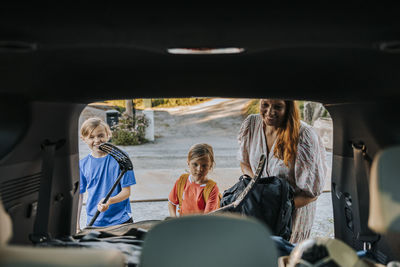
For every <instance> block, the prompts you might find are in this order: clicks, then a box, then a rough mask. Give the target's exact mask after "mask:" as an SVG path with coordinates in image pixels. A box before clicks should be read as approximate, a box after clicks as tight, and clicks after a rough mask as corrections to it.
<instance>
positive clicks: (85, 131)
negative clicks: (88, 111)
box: [81, 117, 112, 138]
mask: <svg viewBox="0 0 400 267" xmlns="http://www.w3.org/2000/svg"><path fill="white" fill-rule="evenodd" d="M100 125H102V126H103V127H104V129H106V133H107V136H108V137H111V135H112V134H111V129H110V126H108V124H107V123H105V122H104V121H103V120H102V119H100V118H98V117H92V118H89V119H87V120H85V121H84V122H83V123H82V126H81V137H82V138H86V137H88V136H89V135H90V134H91V133H92V132H93V130H94V129H95V128H96V127H98V126H100Z"/></svg>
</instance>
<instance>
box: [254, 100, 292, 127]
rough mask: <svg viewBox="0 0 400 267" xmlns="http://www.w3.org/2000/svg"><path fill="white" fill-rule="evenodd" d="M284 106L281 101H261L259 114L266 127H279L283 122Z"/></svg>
mask: <svg viewBox="0 0 400 267" xmlns="http://www.w3.org/2000/svg"><path fill="white" fill-rule="evenodd" d="M285 113H286V104H285V101H283V100H276V99H261V101H260V114H261V117H262V118H263V120H264V123H265V124H266V125H268V126H274V127H280V126H281V125H283V122H284V120H285V115H286V114H285Z"/></svg>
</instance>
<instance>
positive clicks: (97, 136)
mask: <svg viewBox="0 0 400 267" xmlns="http://www.w3.org/2000/svg"><path fill="white" fill-rule="evenodd" d="M80 132H81V138H82V140H83V141H84V142H85V143H86V144H87V145H88V146H89V149H90V150H91V153H90V154H89V155H88V156H86V157H85V158H83V159H81V160H80V161H79V169H80V195H79V207H78V227H77V230H79V229H80V227H79V217H80V213H81V208H82V200H83V193H85V192H86V190H87V191H88V198H87V202H86V212H87V223H89V222H90V221H91V219H92V217H93V216H94V215H95V213H96V211H97V210H99V211H100V212H101V213H100V214H99V216H98V217H97V219H96V221H95V222H94V224H93V226H111V225H117V224H123V223H129V222H133V220H132V212H131V206H130V202H129V196H130V193H131V188H130V186H131V185H134V184H136V180H135V175H134V173H133V171H127V172H126V173H125V174H124V176H123V177H122V179H121V181H120V183H119V184H118V186H117V187H116V188H115V190H114V192H113V193H112V194H111V197H110V198H109V200H108V201H107V203H105V204H102V203H101V202H102V201H103V199H104V197H105V196H106V195H107V193H108V192H109V190H110V189H111V187H112V186H113V184H114V182H115V181H116V180H117V178H118V175H119V173H120V172H121V170H120V167H119V165H118V162H117V161H116V160H115V159H114V158H113V157H112V156H110V155H109V154H107V153H105V152H103V151H101V150H100V149H99V145H100V144H101V143H104V142H107V141H108V140H109V139H110V137H111V130H110V127H109V126H108V124H106V123H105V122H104V121H103V120H101V119H100V118H89V119H87V120H86V121H84V122H83V124H82V127H81V131H80Z"/></svg>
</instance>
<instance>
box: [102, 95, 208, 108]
mask: <svg viewBox="0 0 400 267" xmlns="http://www.w3.org/2000/svg"><path fill="white" fill-rule="evenodd" d="M209 99H210V98H206V97H202V98H197V97H190V98H189V97H188V98H154V99H151V106H152V107H168V108H170V107H177V106H190V105H196V104H199V103H202V102H204V101H207V100H209ZM104 102H106V103H108V104H111V105H113V106H115V107H116V108H117V109H118V110H120V111H124V110H125V100H107V101H104ZM133 102H134V103H135V108H136V109H144V104H143V99H142V98H138V99H134V100H133Z"/></svg>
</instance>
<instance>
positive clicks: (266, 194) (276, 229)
mask: <svg viewBox="0 0 400 267" xmlns="http://www.w3.org/2000/svg"><path fill="white" fill-rule="evenodd" d="M251 179H252V178H250V177H249V176H247V175H242V176H241V177H240V178H239V181H238V182H237V183H236V184H235V185H234V186H232V187H231V188H229V189H227V190H225V191H224V193H223V195H222V199H221V207H224V206H227V205H229V204H231V203H232V202H234V201H235V200H236V199H237V197H238V196H239V195H240V193H241V192H242V191H243V190H244V189H245V188H246V186H247V185H248V184H249V182H250V180H251ZM293 197H294V189H293V187H292V186H291V185H290V184H289V182H288V181H287V180H285V179H282V178H279V177H276V176H270V177H262V178H259V179H258V180H257V182H256V183H255V185H254V187H253V188H252V190H251V191H250V192H249V193H248V194H247V195H246V198H245V199H244V200H243V201H242V202H241V203H240V205H238V206H237V207H236V208H234V209H231V210H229V211H230V212H237V213H241V214H243V215H247V216H252V217H255V218H257V219H259V220H260V221H262V222H264V223H265V224H266V225H267V226H268V228H269V229H270V230H271V232H272V234H273V235H277V236H281V237H282V238H284V239H285V240H289V239H290V235H291V233H292V215H293V211H294V200H293Z"/></svg>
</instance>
